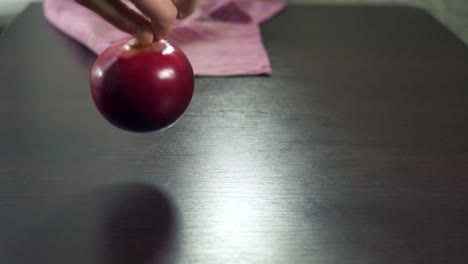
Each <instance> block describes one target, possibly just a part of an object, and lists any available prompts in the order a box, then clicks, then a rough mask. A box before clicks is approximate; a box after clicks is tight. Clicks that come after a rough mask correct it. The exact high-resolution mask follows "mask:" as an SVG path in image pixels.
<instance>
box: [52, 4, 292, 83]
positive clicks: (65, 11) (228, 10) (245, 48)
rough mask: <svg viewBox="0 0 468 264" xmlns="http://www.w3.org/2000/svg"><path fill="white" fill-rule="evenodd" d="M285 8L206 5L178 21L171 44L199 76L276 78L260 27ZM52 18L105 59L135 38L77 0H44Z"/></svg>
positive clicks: (64, 30)
mask: <svg viewBox="0 0 468 264" xmlns="http://www.w3.org/2000/svg"><path fill="white" fill-rule="evenodd" d="M283 8H284V3H281V2H269V1H260V0H200V4H199V7H198V9H197V10H196V11H195V13H194V14H192V15H191V16H189V17H188V18H186V19H183V20H177V21H176V23H175V25H174V27H173V30H172V31H171V33H170V34H169V35H168V36H167V38H166V39H167V40H168V41H169V42H171V43H173V44H175V45H176V46H178V47H180V48H181V49H182V50H183V51H184V53H185V54H186V55H187V57H188V58H189V60H190V62H191V63H192V66H193V68H194V71H195V74H196V75H204V76H226V75H256V74H271V72H272V71H271V66H270V62H269V59H268V55H267V53H266V51H265V48H264V46H263V43H262V39H261V34H260V28H259V24H260V23H261V22H263V21H265V20H267V19H268V18H270V17H272V16H273V15H275V14H276V13H278V12H279V11H280V10H282V9H283ZM43 9H44V14H45V17H46V19H47V20H48V21H49V22H50V23H51V24H52V25H54V26H56V27H57V28H59V29H60V30H61V31H63V32H65V33H66V34H67V35H69V36H71V37H72V38H74V39H76V40H77V41H79V42H81V43H83V44H84V45H85V46H87V47H88V48H90V49H91V50H93V51H94V52H95V53H96V54H100V53H101V52H102V51H103V50H104V49H105V48H107V47H108V46H110V45H111V44H112V43H114V42H116V41H118V40H122V39H126V38H130V36H129V35H128V34H127V33H124V32H122V31H120V30H118V29H116V28H115V27H113V26H112V25H111V24H109V23H108V22H107V21H105V20H104V19H102V18H101V17H99V16H98V15H96V14H94V13H93V12H91V11H90V10H88V9H86V8H84V7H82V6H80V5H79V4H76V3H75V2H74V1H73V0H44V4H43Z"/></svg>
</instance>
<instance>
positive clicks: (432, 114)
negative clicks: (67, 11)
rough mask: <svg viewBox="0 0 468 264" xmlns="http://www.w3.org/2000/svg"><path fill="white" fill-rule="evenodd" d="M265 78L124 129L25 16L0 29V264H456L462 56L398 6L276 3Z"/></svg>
mask: <svg viewBox="0 0 468 264" xmlns="http://www.w3.org/2000/svg"><path fill="white" fill-rule="evenodd" d="M261 29H262V34H263V40H264V43H265V46H266V49H267V50H268V52H269V55H270V58H271V62H272V67H273V71H274V74H273V76H272V77H265V76H252V77H250V76H245V77H225V78H206V77H205V78H197V79H196V92H195V95H194V98H193V101H192V103H191V105H190V106H189V109H188V110H187V112H186V114H185V115H184V117H183V118H182V119H181V120H180V121H179V122H178V123H177V124H176V125H175V126H174V127H172V128H171V129H169V130H166V131H163V132H161V133H150V134H134V133H129V132H125V131H122V130H119V129H116V128H114V127H113V126H111V125H110V124H109V123H107V121H105V120H104V119H103V118H102V117H101V116H100V115H99V113H98V112H97V110H96V108H95V106H94V104H93V102H92V99H91V96H90V92H89V86H88V77H89V72H90V67H91V65H92V63H93V61H94V59H95V56H94V55H93V54H92V53H91V52H90V51H88V50H87V49H86V48H84V47H82V46H80V45H79V44H77V43H76V42H74V41H72V40H71V39H69V38H68V37H66V36H65V35H63V34H61V33H60V32H59V31H57V30H55V29H54V28H52V27H51V26H49V25H48V24H47V23H46V22H45V20H44V18H43V16H42V14H41V6H40V5H39V4H33V5H30V6H29V7H28V8H27V9H26V10H25V11H24V12H23V13H22V14H21V15H20V16H19V17H18V18H17V19H16V20H15V21H14V23H13V24H11V25H10V26H9V28H7V29H6V31H5V32H4V33H3V34H2V35H1V36H0V83H1V85H0V89H1V90H0V91H1V94H0V120H1V122H0V263H10V264H14V263H72V264H74V263H77V264H78V263H87V264H90V263H112V264H115V263H117V264H120V263H121V264H139V263H147V261H148V260H150V259H152V260H153V262H151V263H162V262H167V263H204V264H207V263H236V264H237V263H239V264H240V263H295V264H297V263H347V264H349V263H356V264H357V263H360V264H361V263H464V262H466V261H467V259H468V252H467V251H466V249H467V248H468V48H467V47H466V46H465V45H464V44H463V43H462V42H461V41H460V40H459V39H458V38H456V37H455V36H454V35H453V34H451V33H449V32H448V31H447V30H446V29H445V28H444V27H443V26H442V25H441V24H440V23H438V22H436V21H435V20H434V19H433V18H432V17H431V16H429V15H428V14H426V13H424V12H422V11H420V10H417V9H412V8H406V7H365V6H344V7H333V6H293V5H291V6H289V7H288V8H287V10H286V11H284V12H283V13H281V14H280V15H279V16H277V17H276V18H274V19H272V20H270V21H268V22H266V23H265V24H263V25H262V27H261Z"/></svg>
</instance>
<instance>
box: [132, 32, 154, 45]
mask: <svg viewBox="0 0 468 264" xmlns="http://www.w3.org/2000/svg"><path fill="white" fill-rule="evenodd" d="M135 35H136V36H135V37H136V38H137V40H138V42H140V43H142V44H151V43H153V42H154V41H155V36H154V34H153V33H152V32H148V31H140V32H137V33H136V34H135Z"/></svg>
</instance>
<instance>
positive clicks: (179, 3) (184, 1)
mask: <svg viewBox="0 0 468 264" xmlns="http://www.w3.org/2000/svg"><path fill="white" fill-rule="evenodd" d="M172 1H173V2H174V5H175V6H176V7H177V11H178V12H177V18H186V17H188V16H189V15H191V14H192V13H193V12H194V11H195V9H196V8H197V6H198V0H172Z"/></svg>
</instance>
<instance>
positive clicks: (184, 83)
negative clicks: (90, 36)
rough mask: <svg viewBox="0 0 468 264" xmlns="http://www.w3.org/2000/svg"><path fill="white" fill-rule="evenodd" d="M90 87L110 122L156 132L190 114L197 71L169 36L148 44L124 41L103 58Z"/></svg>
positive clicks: (123, 127)
mask: <svg viewBox="0 0 468 264" xmlns="http://www.w3.org/2000/svg"><path fill="white" fill-rule="evenodd" d="M90 86H91V94H92V97H93V100H94V103H95V105H96V107H97V109H98V110H99V112H100V113H101V114H102V115H103V116H104V117H105V118H106V119H107V120H108V121H109V122H110V123H112V124H113V125H115V126H117V127H119V128H122V129H125V130H129V131H133V132H151V131H156V130H161V129H163V128H166V127H169V126H170V125H172V124H174V123H175V122H176V121H177V120H178V119H179V118H180V117H181V116H182V114H183V113H184V112H185V110H186V109H187V107H188V105H189V104H190V101H191V99H192V95H193V90H194V74H193V69H192V66H191V64H190V62H189V60H188V59H187V57H186V56H185V54H184V53H183V52H182V51H181V50H180V49H178V48H177V47H175V46H173V45H171V44H170V43H169V42H167V41H165V40H161V41H158V42H155V43H153V44H152V45H151V46H145V47H138V46H137V45H136V44H135V41H134V40H131V41H128V40H125V41H120V42H118V43H116V44H114V45H112V46H110V47H109V48H107V49H106V50H104V52H102V53H101V55H99V56H98V58H97V59H96V61H95V63H94V65H93V68H92V70H91V80H90Z"/></svg>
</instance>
